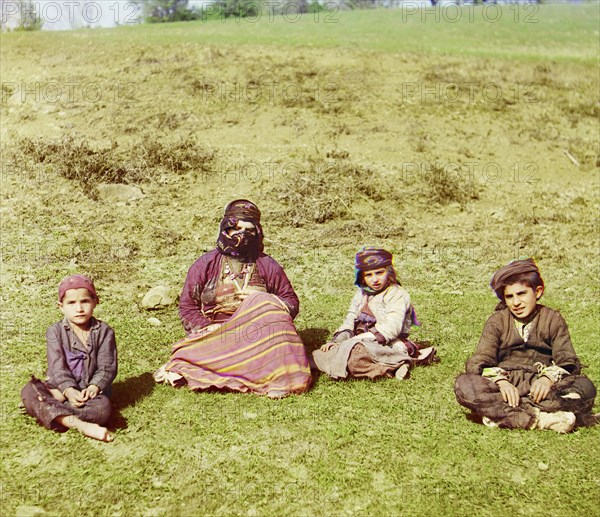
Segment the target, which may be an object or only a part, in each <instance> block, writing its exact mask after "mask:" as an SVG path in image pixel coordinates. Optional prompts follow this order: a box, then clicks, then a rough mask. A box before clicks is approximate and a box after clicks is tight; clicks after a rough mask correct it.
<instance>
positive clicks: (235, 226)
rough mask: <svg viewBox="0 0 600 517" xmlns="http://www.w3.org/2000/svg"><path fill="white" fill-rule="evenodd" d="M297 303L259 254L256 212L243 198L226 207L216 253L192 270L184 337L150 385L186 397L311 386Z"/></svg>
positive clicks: (185, 295) (281, 392)
mask: <svg viewBox="0 0 600 517" xmlns="http://www.w3.org/2000/svg"><path fill="white" fill-rule="evenodd" d="M298 309H299V301H298V297H297V296H296V293H295V292H294V289H293V287H292V285H291V283H290V281H289V280H288V278H287V276H286V274H285V272H284V271H283V269H282V267H281V266H280V265H279V264H278V263H277V262H276V261H275V260H274V259H273V258H271V257H270V256H269V255H266V254H265V253H263V230H262V227H261V224H260V210H259V209H258V207H257V206H256V205H255V204H254V203H252V202H250V201H247V200H245V199H238V200H235V201H232V202H231V203H229V204H228V205H227V207H226V208H225V214H224V217H223V220H222V221H221V224H220V228H219V236H218V239H217V246H216V248H215V249H214V250H212V251H209V252H208V253H206V254H204V255H202V256H201V257H200V258H199V259H198V260H196V262H194V264H192V266H191V267H190V269H189V271H188V274H187V278H186V281H185V285H184V287H183V292H182V293H181V298H180V302H179V316H180V318H181V321H182V323H183V327H184V329H185V331H186V333H187V337H186V338H184V339H182V340H181V341H179V342H177V343H175V344H174V345H173V350H172V353H171V359H170V360H169V361H168V362H167V364H166V365H164V366H163V367H162V368H160V369H159V370H158V371H157V372H156V374H155V378H156V380H157V381H159V382H167V383H169V384H172V385H183V384H186V383H187V385H188V387H189V388H190V389H192V390H202V389H208V388H217V389H225V390H234V391H241V392H252V393H256V394H259V395H267V396H268V397H272V398H280V397H285V396H287V395H289V394H291V393H302V392H304V391H306V389H307V388H308V387H309V385H310V381H311V377H310V368H309V365H308V360H307V356H306V352H305V349H304V345H303V344H302V341H301V339H300V337H299V336H298V334H297V332H296V328H295V327H294V324H293V322H292V320H293V319H294V318H295V317H296V315H297V314H298Z"/></svg>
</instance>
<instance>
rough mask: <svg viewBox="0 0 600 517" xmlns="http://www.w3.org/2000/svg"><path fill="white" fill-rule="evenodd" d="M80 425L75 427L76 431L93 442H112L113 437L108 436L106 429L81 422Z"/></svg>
mask: <svg viewBox="0 0 600 517" xmlns="http://www.w3.org/2000/svg"><path fill="white" fill-rule="evenodd" d="M81 424H82V425H81V426H79V427H77V430H78V431H79V432H81V433H83V434H84V435H85V436H88V437H89V438H93V439H94V440H100V441H101V442H107V443H108V442H112V441H113V437H112V436H111V435H110V433H109V432H108V429H107V428H106V427H102V426H100V425H98V424H93V423H91V422H83V421H81Z"/></svg>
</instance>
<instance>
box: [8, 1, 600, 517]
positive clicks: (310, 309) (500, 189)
mask: <svg viewBox="0 0 600 517" xmlns="http://www.w3.org/2000/svg"><path fill="white" fill-rule="evenodd" d="M503 12H504V13H506V14H507V15H506V16H504V15H503V18H502V20H501V21H500V22H498V23H496V24H491V23H485V22H482V21H481V19H478V18H476V20H475V21H474V22H473V23H468V21H465V19H463V20H461V22H460V23H456V24H450V23H421V20H420V18H419V16H418V15H415V16H413V17H411V18H410V19H409V20H407V21H406V22H404V21H402V13H400V12H396V11H372V12H340V13H338V18H339V23H337V24H324V23H314V21H313V20H305V21H303V22H301V23H295V24H291V23H283V22H282V20H277V22H276V23H265V22H264V20H263V21H262V22H261V23H258V24H249V23H248V22H244V21H241V22H240V23H236V22H234V21H231V20H230V21H227V23H221V22H219V21H213V22H210V23H200V22H198V23H182V24H163V25H152V26H140V27H121V28H118V29H116V30H110V31H109V30H93V31H74V32H65V33H49V32H48V33H43V32H42V33H35V34H23V33H11V34H2V44H1V46H0V58H1V64H2V83H3V84H2V87H3V88H2V90H3V93H4V95H3V98H2V104H1V106H0V110H1V111H0V115H1V117H2V118H1V125H0V141H1V144H2V147H1V151H2V178H1V180H2V181H1V183H0V185H1V188H2V189H1V197H2V214H1V221H2V237H1V245H2V249H1V251H2V262H1V266H2V269H1V271H0V273H1V275H0V280H1V282H2V314H1V320H0V324H1V329H0V330H1V335H0V341H1V343H0V407H1V409H2V414H1V417H0V423H1V426H2V427H1V429H0V430H1V438H2V450H3V452H4V454H3V460H2V481H1V485H0V505H1V506H0V513H1V514H2V515H16V514H17V513H18V514H27V509H26V508H25V507H37V508H41V509H43V510H45V511H46V512H47V513H48V514H50V515H60V516H63V515H122V516H130V515H131V516H137V515H145V516H152V515H156V516H163V515H165V516H167V515H168V516H171V515H182V516H188V515H248V516H259V517H262V516H267V515H273V516H279V515H284V514H285V515H322V516H330V515H378V516H379V515H381V516H387V515H437V514H447V515H457V516H461V515H471V514H479V515H486V516H487V515H489V516H492V515H498V514H507V515H529V514H531V515H539V514H542V513H545V512H547V511H548V508H552V511H554V512H556V513H559V514H561V515H573V516H575V515H599V513H598V508H597V500H598V495H599V492H600V487H599V484H598V483H599V479H600V469H599V467H598V465H597V461H594V458H596V457H598V456H600V446H599V440H598V437H599V435H598V429H581V430H578V431H577V432H575V433H573V434H570V435H568V436H558V435H556V434H554V433H550V432H530V433H528V432H519V431H515V432H503V431H499V430H491V429H487V428H484V427H482V426H479V425H476V424H474V423H471V422H470V421H468V420H467V419H466V417H465V411H463V409H462V408H461V407H460V406H458V405H457V404H456V402H455V400H454V395H453V392H452V384H453V381H454V378H455V377H456V375H458V374H459V373H460V372H461V371H462V370H463V368H464V362H465V360H466V359H467V357H468V356H469V354H471V353H472V351H473V349H474V347H475V344H476V342H477V339H478V337H479V334H480V332H481V328H482V326H483V322H484V321H485V318H486V317H487V316H488V315H489V314H490V313H491V311H492V310H493V307H494V305H495V299H494V296H493V294H492V293H491V291H490V290H489V287H488V282H489V278H490V277H491V274H492V273H493V271H494V270H495V269H496V268H497V267H499V266H500V265H502V264H504V263H506V262H508V261H509V260H511V259H514V258H517V257H518V256H522V255H534V256H535V257H536V258H537V259H538V262H539V264H540V266H541V268H542V273H543V275H544V278H545V280H546V284H547V291H546V294H545V295H544V298H543V301H544V303H546V304H547V305H549V306H551V307H554V308H557V309H559V310H560V311H561V313H562V314H563V315H564V316H565V318H566V319H567V321H568V323H569V328H570V330H571V335H572V338H573V342H574V344H575V347H576V350H577V351H578V353H579V355H580V358H581V360H582V362H583V363H584V364H586V365H587V366H588V368H587V370H586V373H587V374H588V376H589V377H590V378H591V379H592V380H593V381H594V382H595V383H596V385H598V384H599V383H600V352H599V351H598V347H597V346H596V345H597V343H598V341H599V337H600V328H599V325H598V321H599V316H600V315H599V306H598V297H599V295H600V289H599V287H600V286H599V285H598V274H599V273H600V271H599V256H598V251H597V250H598V245H599V240H600V239H599V237H600V235H599V232H598V216H597V214H598V209H599V208H600V203H599V201H600V182H599V180H600V178H599V176H598V174H599V169H598V113H599V112H598V86H599V83H598V74H597V58H598V38H597V36H598V34H597V27H598V6H597V5H584V6H576V7H575V6H573V7H571V6H561V5H557V6H554V5H549V6H541V7H540V10H539V12H538V13H537V18H538V19H539V23H537V24H524V23H514V19H509V18H508V13H510V14H512V15H514V11H510V10H508V8H505V10H504V11H503ZM429 16H430V17H431V16H432V15H429ZM429 20H431V18H429ZM511 20H512V21H511ZM595 31H596V32H595ZM51 83H54V84H56V83H58V84H59V85H61V86H63V87H64V88H66V85H67V83H74V86H73V88H74V90H73V92H74V98H73V99H69V98H68V96H66V95H62V96H61V98H60V99H58V100H56V99H52V98H49V96H48V95H43V94H41V93H40V94H37V93H36V88H38V91H40V92H41V91H43V89H44V88H45V87H47V85H48V84H51ZM290 84H291V85H294V87H295V88H298V89H299V91H300V95H298V96H295V95H285V93H284V88H285V85H290ZM23 85H25V86H26V87H28V88H29V92H30V93H26V94H24V98H21V93H22V91H23V88H24V86H23ZM89 85H95V86H96V87H99V88H100V92H101V95H100V98H99V99H97V100H94V101H92V102H90V101H89V100H86V99H84V98H82V92H83V91H84V88H85V87H88V86H89ZM486 85H488V86H487V87H488V88H489V85H493V86H495V87H496V88H500V90H501V95H500V96H499V98H491V96H490V95H487V96H486V93H485V92H486ZM271 87H273V90H269V88H271ZM15 88H16V91H15ZM243 88H254V90H253V91H254V92H256V88H261V90H260V91H261V95H259V96H257V97H251V96H248V95H246V96H244V95H243V93H244V92H246V93H247V92H248V91H252V90H244V89H243ZM31 91H33V93H31ZM89 91H90V92H92V91H93V90H89ZM270 91H272V92H273V94H272V95H270V94H269V93H268V92H270ZM432 91H433V92H437V93H435V94H433V95H432V94H431V93H427V92H432ZM11 92H14V93H15V94H14V95H10V93H11ZM117 92H119V93H117ZM228 92H229V93H228ZM232 92H233V94H232ZM441 92H446V93H445V94H442V93H441ZM240 93H242V94H240ZM488 93H489V92H488ZM470 95H471V96H472V98H471V97H470ZM456 96H458V97H456ZM454 99H457V100H454ZM565 151H568V153H570V154H571V155H572V156H573V157H574V158H575V159H576V160H577V161H578V162H579V166H575V165H574V164H573V163H572V161H571V160H570V159H569V158H568V157H567V155H566V154H565ZM67 165H68V167H67ZM107 171H108V172H107ZM115 171H125V172H126V173H124V174H122V175H120V176H119V175H116V176H113V180H114V181H123V182H129V183H134V184H136V185H138V186H140V187H141V188H142V190H143V191H144V195H145V197H144V198H143V199H141V200H138V201H135V202H131V203H127V204H125V203H123V204H117V205H112V206H108V205H106V204H105V203H103V202H102V200H100V199H98V198H97V196H96V195H95V193H94V192H93V190H94V185H95V184H96V183H98V182H99V181H101V180H103V181H107V180H110V176H107V175H106V174H108V173H114V172H115ZM241 196H248V197H250V199H252V200H254V201H256V202H257V204H258V205H259V206H260V208H261V210H262V212H263V227H264V229H265V234H266V251H267V252H268V253H269V254H271V255H272V256H274V257H275V258H276V259H277V260H278V261H279V262H280V263H281V264H282V265H284V267H285V268H286V272H287V273H288V276H289V277H290V279H291V281H292V282H293V284H294V286H295V287H296V290H297V292H298V294H299V296H300V300H301V313H300V315H299V317H298V318H297V320H296V324H297V327H298V330H299V331H300V334H301V336H302V337H303V339H304V341H305V343H306V345H307V347H308V348H309V349H313V348H315V347H316V346H318V345H320V344H321V343H323V342H324V341H325V340H326V339H327V337H328V336H329V335H330V333H331V332H332V331H333V330H334V329H335V328H336V327H337V326H338V325H339V323H340V322H341V320H342V318H343V316H344V315H345V311H346V309H347V306H348V304H349V301H350V298H351V297H352V294H353V292H354V288H353V286H352V282H353V271H352V263H353V256H354V253H355V252H356V250H357V249H358V248H359V247H361V246H362V245H381V246H385V247H387V248H389V249H390V250H392V251H394V253H395V263H396V266H397V270H398V272H399V276H400V279H401V281H402V283H403V285H404V286H405V287H406V288H407V290H408V291H409V292H410V294H411V298H412V300H413V302H414V304H415V305H416V307H417V310H418V313H419V318H420V319H421V320H422V321H423V322H424V325H423V327H422V328H421V329H418V330H417V331H416V332H415V334H414V337H415V338H416V339H426V340H430V341H432V342H433V343H434V344H435V345H436V346H437V347H438V350H439V353H440V356H441V357H442V362H441V363H440V364H438V365H435V366H432V367H428V368H417V369H415V370H414V371H413V372H412V375H411V378H410V379H409V380H407V381H404V382H395V381H392V380H390V381H384V382H376V383H371V382H345V383H340V382H334V381H332V380H329V379H328V378H325V377H318V378H317V379H316V380H315V383H314V386H313V387H312V389H311V390H310V391H309V392H308V393H307V394H305V395H302V396H299V397H291V398H288V399H284V400H281V401H271V400H266V399H263V398H259V397H254V396H250V395H236V394H222V393H190V392H189V391H187V390H184V389H183V390H173V389H171V388H168V387H165V386H158V385H155V384H154V383H153V381H152V379H151V377H150V373H151V372H153V371H154V370H155V369H156V368H158V366H160V365H161V364H162V363H164V362H165V361H166V360H167V358H168V356H169V350H170V346H171V344H172V343H173V342H174V341H176V340H177V339H179V338H180V337H181V336H182V329H181V325H180V322H179V320H178V317H177V310H176V307H170V308H168V309H163V310H160V311H156V312H147V311H144V310H143V309H141V307H140V301H141V297H142V296H143V294H145V292H146V291H147V290H148V289H149V288H150V287H152V286H154V285H157V284H161V283H162V284H166V285H171V286H173V287H175V288H177V289H179V288H180V287H181V285H182V283H183V280H184V277H185V274H186V271H187V268H188V267H189V265H190V264H191V263H192V262H193V261H194V260H195V258H196V257H197V256H199V255H200V254H201V253H203V252H204V251H207V250H209V249H211V248H212V247H213V246H214V240H215V238H216V232H217V228H218V222H219V219H220V216H221V213H222V209H223V206H224V205H225V204H226V203H227V202H228V201H230V200H231V199H233V198H235V197H241ZM71 272H83V273H88V274H91V275H93V276H94V278H95V280H96V285H97V288H98V290H99V295H100V298H101V304H100V306H99V307H98V310H99V313H98V315H99V317H100V318H102V319H104V320H106V321H107V322H108V323H109V324H110V325H111V326H113V328H114V329H115V331H116V334H117V342H118V347H119V375H118V378H117V382H116V385H115V390H114V391H115V393H114V397H113V400H114V402H115V406H116V408H117V414H116V416H115V419H114V421H113V424H112V428H113V431H114V435H115V441H114V442H113V443H111V444H100V443H95V442H92V441H90V440H87V439H84V438H83V437H82V436H80V435H77V434H75V433H72V432H69V433H66V434H63V435H58V434H54V433H50V432H48V431H46V430H44V429H42V428H41V427H39V426H38V425H37V424H36V423H35V422H34V421H33V420H32V419H30V418H26V417H24V416H21V415H20V414H18V412H17V403H18V400H19V390H20V389H21V387H22V386H23V385H24V383H25V382H26V381H27V379H28V377H29V375H30V374H32V373H35V374H37V375H42V374H43V372H44V369H45V345H44V338H43V336H44V332H45V330H46V328H47V327H48V326H49V325H50V324H52V323H54V322H55V321H57V320H58V319H59V317H60V315H59V312H58V310H57V309H56V307H55V298H56V288H57V285H58V282H59V281H60V279H61V278H62V277H63V276H64V275H66V274H68V273H71ZM150 316H156V317H158V318H159V319H160V320H161V321H162V322H163V325H162V326H161V327H159V328H156V327H152V326H151V325H150V324H148V323H147V318H148V317H150ZM29 513H30V514H31V513H32V510H30V511H29Z"/></svg>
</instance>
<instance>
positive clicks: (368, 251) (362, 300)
mask: <svg viewBox="0 0 600 517" xmlns="http://www.w3.org/2000/svg"><path fill="white" fill-rule="evenodd" d="M355 269H356V282H355V285H356V286H358V288H359V289H358V291H357V292H356V294H355V295H354V298H353V299H352V302H351V303H350V308H349V309H348V314H347V315H346V318H345V319H344V322H343V323H342V325H341V326H340V327H339V328H338V329H337V331H336V332H335V334H334V335H333V341H332V342H330V343H326V344H324V345H323V346H322V347H321V348H320V349H318V350H315V351H314V352H313V359H314V362H315V365H316V366H317V368H318V369H319V370H321V371H322V372H324V373H326V374H327V375H329V376H330V377H332V378H334V379H345V378H348V377H354V378H364V377H366V378H369V379H376V378H380V377H394V376H395V377H396V378H397V379H403V378H404V377H406V375H407V374H408V371H409V369H410V368H411V367H412V366H413V365H415V364H430V363H432V362H436V361H437V360H438V359H437V357H436V351H435V349H434V348H433V347H427V348H422V349H421V348H420V347H419V345H417V344H416V343H414V342H412V341H411V340H410V339H409V338H408V336H409V332H410V328H411V326H412V325H419V323H418V321H417V318H416V314H415V311H414V309H413V306H412V305H411V303H410V296H409V295H408V293H407V292H406V291H405V290H404V289H403V288H402V287H401V286H400V283H399V282H398V280H397V278H396V271H395V270H394V266H393V265H392V254H391V253H390V252H389V251H386V250H384V249H377V248H364V249H363V250H361V251H359V252H358V253H357V255H356V263H355Z"/></svg>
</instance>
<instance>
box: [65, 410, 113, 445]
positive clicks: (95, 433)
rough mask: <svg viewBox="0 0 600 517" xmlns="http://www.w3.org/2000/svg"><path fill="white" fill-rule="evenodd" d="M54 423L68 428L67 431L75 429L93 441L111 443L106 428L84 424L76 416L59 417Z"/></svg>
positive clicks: (110, 437)
mask: <svg viewBox="0 0 600 517" xmlns="http://www.w3.org/2000/svg"><path fill="white" fill-rule="evenodd" d="M56 421H57V422H58V423H59V424H61V425H64V426H65V427H68V428H69V429H77V431H79V432H80V433H81V434H83V435H85V436H87V437H88V438H93V439H94V440H99V441H101V442H112V441H113V437H112V436H111V435H110V433H109V432H108V429H107V428H106V427H102V426H100V425H98V424H94V423H92V422H84V421H83V420H80V419H79V418H77V417H76V416H73V415H66V416H59V417H58V418H57V419H56Z"/></svg>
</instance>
